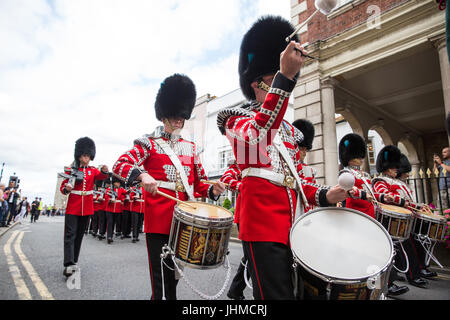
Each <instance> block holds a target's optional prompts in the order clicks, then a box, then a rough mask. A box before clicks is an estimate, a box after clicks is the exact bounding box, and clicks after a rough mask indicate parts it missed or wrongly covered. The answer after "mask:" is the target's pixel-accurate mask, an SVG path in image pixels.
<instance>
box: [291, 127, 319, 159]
mask: <svg viewBox="0 0 450 320" xmlns="http://www.w3.org/2000/svg"><path fill="white" fill-rule="evenodd" d="M292 125H293V126H294V127H296V128H297V129H298V130H300V131H301V132H302V133H303V137H304V138H303V141H302V142H300V143H298V145H299V146H300V147H306V149H307V150H308V151H309V150H311V149H312V143H313V140H314V134H315V130H314V125H313V124H312V122H311V121H309V120H306V119H297V120H295V121H294V122H293V123H292Z"/></svg>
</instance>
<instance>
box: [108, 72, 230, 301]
mask: <svg viewBox="0 0 450 320" xmlns="http://www.w3.org/2000/svg"><path fill="white" fill-rule="evenodd" d="M195 99H196V90H195V85H194V83H193V82H192V80H191V79H189V78H188V77H187V76H185V75H181V74H174V75H172V76H170V77H168V78H166V79H165V80H164V82H163V83H162V84H161V87H160V89H159V91H158V94H157V96H156V102H155V113H156V118H157V119H158V120H159V121H162V122H163V124H164V132H162V133H161V135H158V136H151V135H144V136H143V137H142V138H140V139H137V140H135V141H134V147H133V148H132V149H131V150H129V151H127V152H125V153H124V154H123V155H121V156H120V157H119V159H118V160H117V161H116V163H115V164H114V166H113V172H114V175H115V176H117V177H120V179H122V180H123V181H124V182H125V183H126V184H127V185H130V184H133V183H135V182H137V181H141V182H142V184H143V187H144V190H145V191H146V192H145V196H144V199H145V216H144V232H145V233H146V240H147V251H148V258H149V269H150V278H151V285H152V299H153V300H160V299H162V298H163V296H162V293H163V292H162V291H163V290H162V277H161V256H160V255H161V253H162V247H163V246H164V245H165V244H167V243H168V240H169V234H170V227H171V223H172V217H173V211H174V207H175V205H176V202H175V201H174V200H171V199H168V198H167V197H164V196H161V195H160V194H157V191H158V190H160V191H161V192H164V193H166V194H168V195H170V196H172V197H176V198H177V199H180V200H183V201H184V200H188V199H193V198H194V194H196V195H197V196H201V197H205V198H206V197H209V198H210V199H213V200H217V199H218V197H219V196H220V194H221V193H222V192H223V191H224V190H225V187H224V185H223V183H221V182H218V183H216V184H214V185H208V184H205V183H203V182H201V181H200V180H207V177H206V174H205V171H204V169H203V166H202V165H201V163H200V160H199V158H198V155H197V152H196V145H195V144H194V143H193V142H191V141H187V140H184V139H183V138H181V136H180V135H179V133H180V131H181V129H182V128H183V126H184V121H185V120H186V119H189V118H190V117H191V113H192V109H193V108H194V106H195ZM140 166H143V167H144V170H145V171H146V172H144V171H142V170H141V169H139V167H140ZM164 263H165V267H164V292H165V295H166V297H167V299H176V286H177V283H178V280H176V279H175V272H174V271H173V268H174V265H173V261H172V259H170V257H167V258H165V259H164ZM167 266H169V267H167ZM171 269H172V270H171Z"/></svg>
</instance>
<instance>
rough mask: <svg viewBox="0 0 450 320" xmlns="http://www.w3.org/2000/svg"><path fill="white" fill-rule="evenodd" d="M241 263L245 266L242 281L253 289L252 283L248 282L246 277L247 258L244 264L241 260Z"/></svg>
mask: <svg viewBox="0 0 450 320" xmlns="http://www.w3.org/2000/svg"><path fill="white" fill-rule="evenodd" d="M241 264H242V265H243V266H244V267H245V268H244V281H245V284H246V285H247V287H249V288H250V289H252V290H253V287H252V285H251V284H250V282H249V281H248V278H247V266H248V260H247V261H246V262H245V265H244V264H243V263H242V261H241Z"/></svg>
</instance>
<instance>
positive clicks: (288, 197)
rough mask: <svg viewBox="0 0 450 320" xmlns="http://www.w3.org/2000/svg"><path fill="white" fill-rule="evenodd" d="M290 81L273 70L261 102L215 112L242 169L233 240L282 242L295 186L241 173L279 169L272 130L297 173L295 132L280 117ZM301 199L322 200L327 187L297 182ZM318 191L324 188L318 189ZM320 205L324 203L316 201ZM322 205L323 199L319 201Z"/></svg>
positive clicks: (289, 220)
mask: <svg viewBox="0 0 450 320" xmlns="http://www.w3.org/2000/svg"><path fill="white" fill-rule="evenodd" d="M294 86H295V82H294V81H290V80H288V79H287V78H285V77H284V76H283V75H282V74H280V73H277V74H276V75H275V77H274V80H273V83H272V87H271V89H270V90H269V92H268V93H267V95H266V99H265V101H264V103H263V104H262V105H258V104H257V103H253V104H251V105H250V107H249V108H247V109H246V108H242V107H241V108H235V109H227V110H224V111H221V112H219V114H218V119H217V123H218V126H219V129H220V130H221V132H225V134H226V136H227V138H228V140H229V141H230V144H231V146H232V148H233V152H234V156H235V159H236V160H237V164H238V166H239V169H240V170H241V171H242V175H243V179H242V186H241V199H240V208H239V239H241V240H244V241H267V242H280V243H284V244H287V243H288V240H289V232H290V229H291V226H292V220H293V217H294V214H295V206H296V201H297V191H295V190H294V189H288V188H287V187H285V186H280V185H276V184H274V183H272V182H271V181H269V180H267V179H263V178H260V177H254V176H245V173H244V170H245V169H247V168H250V167H251V168H265V169H267V170H270V171H272V172H274V173H276V174H284V173H285V172H286V170H288V169H287V166H286V164H285V162H284V160H282V159H281V156H280V154H279V152H278V151H277V150H276V149H275V147H274V146H273V139H274V137H275V135H276V133H277V132H279V133H280V136H281V139H282V141H283V143H284V145H285V147H286V148H287V150H288V152H289V155H290V157H291V159H292V161H293V162H294V166H295V167H296V170H297V172H298V173H299V176H300V178H302V174H301V170H302V165H301V162H300V152H299V149H298V146H297V141H299V135H301V133H300V131H299V130H297V129H295V128H294V127H293V126H292V125H291V124H289V123H288V122H286V121H283V117H284V114H285V112H286V109H287V106H288V98H289V95H290V92H291V91H292V90H293V88H294ZM302 186H303V191H304V193H305V196H306V199H307V200H308V202H309V203H310V204H312V205H318V204H319V199H322V200H321V201H326V199H325V200H323V199H324V198H326V197H324V196H325V195H326V190H324V189H327V188H322V187H318V186H314V185H312V184H310V183H307V182H306V181H304V183H302ZM322 190H324V191H325V193H323V192H321V191H322ZM322 204H324V202H322ZM324 205H325V204H324Z"/></svg>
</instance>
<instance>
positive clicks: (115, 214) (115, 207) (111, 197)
mask: <svg viewBox="0 0 450 320" xmlns="http://www.w3.org/2000/svg"><path fill="white" fill-rule="evenodd" d="M120 185H121V183H120V180H119V179H117V178H116V177H113V178H112V185H111V187H109V188H108V189H106V196H105V201H106V225H107V231H106V238H107V242H108V244H111V243H113V242H114V240H113V236H114V231H115V235H116V236H120V227H121V224H120V222H121V221H120V219H121V217H122V216H121V215H122V210H123V201H124V200H125V194H126V190H125V189H124V188H122V187H121V186H120Z"/></svg>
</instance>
